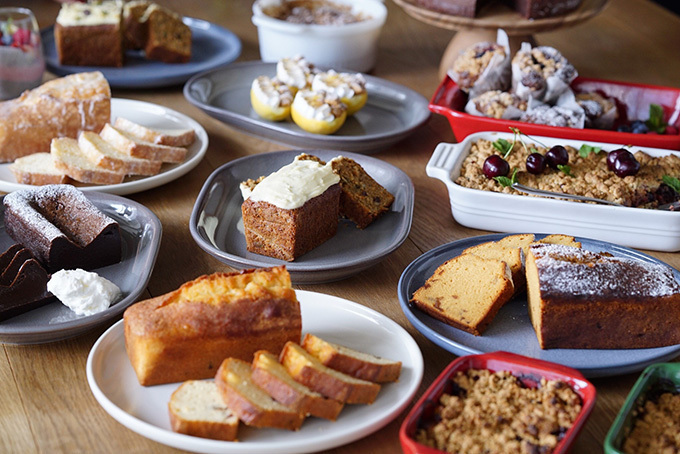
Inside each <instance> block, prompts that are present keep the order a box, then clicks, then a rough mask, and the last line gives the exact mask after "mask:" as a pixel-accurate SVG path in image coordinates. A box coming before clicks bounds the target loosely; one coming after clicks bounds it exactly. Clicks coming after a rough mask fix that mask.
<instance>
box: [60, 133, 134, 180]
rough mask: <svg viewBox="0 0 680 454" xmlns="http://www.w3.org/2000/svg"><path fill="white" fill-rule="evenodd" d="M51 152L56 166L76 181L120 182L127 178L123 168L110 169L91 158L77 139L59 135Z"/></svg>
mask: <svg viewBox="0 0 680 454" xmlns="http://www.w3.org/2000/svg"><path fill="white" fill-rule="evenodd" d="M50 154H51V155H52V160H53V161H54V166H55V167H56V168H57V169H58V170H60V171H61V172H63V173H64V174H66V175H68V176H69V177H71V178H72V179H74V180H75V181H80V182H81V183H92V184H119V183H122V182H123V179H125V172H124V171H123V170H119V171H115V170H109V169H107V168H105V167H102V166H99V165H98V164H97V162H96V161H93V160H90V157H89V155H88V154H85V153H84V152H83V150H81V148H80V146H79V145H78V141H77V140H76V139H71V138H70V137H58V138H55V139H52V144H51V145H50Z"/></svg>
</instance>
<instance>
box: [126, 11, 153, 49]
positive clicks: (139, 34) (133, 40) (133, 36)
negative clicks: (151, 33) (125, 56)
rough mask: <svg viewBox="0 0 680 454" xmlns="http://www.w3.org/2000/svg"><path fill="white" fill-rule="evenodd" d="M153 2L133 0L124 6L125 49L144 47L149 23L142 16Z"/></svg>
mask: <svg viewBox="0 0 680 454" xmlns="http://www.w3.org/2000/svg"><path fill="white" fill-rule="evenodd" d="M149 6H151V2H150V1H147V0H132V1H129V2H127V3H125V5H124V6H123V47H124V48H125V49H133V50H139V49H144V45H145V44H146V39H147V34H148V31H147V24H146V22H142V17H143V16H144V13H145V12H146V10H147V8H148V7H149Z"/></svg>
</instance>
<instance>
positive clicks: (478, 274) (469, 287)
mask: <svg viewBox="0 0 680 454" xmlns="http://www.w3.org/2000/svg"><path fill="white" fill-rule="evenodd" d="M513 291H514V286H513V283H512V275H511V273H510V268H509V267H508V265H507V264H506V263H505V262H502V261H500V260H489V259H485V258H482V257H478V256H477V255H475V254H463V255H459V256H457V257H455V258H453V259H450V260H448V261H446V262H444V263H443V264H441V265H440V266H439V267H438V268H437V269H436V270H435V271H434V274H433V275H432V276H431V277H430V278H429V279H427V281H425V284H423V286H422V287H420V288H419V289H418V290H416V291H415V293H414V294H413V297H412V298H411V303H412V304H414V305H415V306H416V307H417V308H418V309H420V310H422V311H423V312H426V313H427V314H429V315H431V316H432V317H434V318H436V319H439V320H441V321H442V322H444V323H447V324H449V325H451V326H453V327H455V328H459V329H462V330H464V331H467V332H468V333H472V334H474V335H475V336H480V335H481V334H482V333H483V332H484V330H485V329H486V328H487V326H488V325H489V323H491V321H492V320H493V318H494V317H495V316H496V313H497V312H498V310H499V309H500V308H501V307H502V306H503V305H504V304H505V303H506V302H508V301H509V300H510V298H511V297H512V294H513Z"/></svg>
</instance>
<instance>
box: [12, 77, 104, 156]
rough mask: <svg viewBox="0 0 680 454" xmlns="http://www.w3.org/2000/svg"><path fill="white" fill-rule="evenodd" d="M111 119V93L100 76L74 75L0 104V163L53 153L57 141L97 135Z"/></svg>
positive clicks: (43, 85)
mask: <svg viewBox="0 0 680 454" xmlns="http://www.w3.org/2000/svg"><path fill="white" fill-rule="evenodd" d="M110 118H111V89H110V88H109V84H108V82H107V81H106V79H105V78H104V76H103V75H102V73H100V72H90V73H78V74H71V75H70V76H65V77H62V78H59V79H53V80H50V81H49V82H45V83H44V84H42V85H41V86H39V87H37V88H34V89H33V90H28V91H25V92H24V93H23V94H22V95H21V96H20V97H18V98H16V99H11V100H9V101H4V102H0V162H9V161H13V160H14V159H16V158H20V157H22V156H27V155H30V154H33V153H38V152H43V153H48V152H49V151H50V142H51V141H52V139H53V138H55V137H71V138H76V137H77V136H78V132H80V131H95V132H98V131H99V130H101V129H102V127H103V126H104V125H105V124H106V123H107V122H108V121H109V120H110Z"/></svg>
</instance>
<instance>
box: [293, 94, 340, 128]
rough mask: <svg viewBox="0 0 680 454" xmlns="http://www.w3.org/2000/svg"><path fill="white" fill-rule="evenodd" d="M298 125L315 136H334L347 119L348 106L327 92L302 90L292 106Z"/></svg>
mask: <svg viewBox="0 0 680 454" xmlns="http://www.w3.org/2000/svg"><path fill="white" fill-rule="evenodd" d="M290 113H291V117H292V118H293V121H294V122H295V124H296V125H298V126H299V127H300V128H302V129H303V130H305V131H307V132H311V133H313V134H333V133H334V132H336V131H337V130H338V129H340V127H341V126H342V125H343V124H344V123H345V120H346V119H347V106H346V105H345V104H344V103H343V102H342V101H340V98H338V96H336V95H334V94H333V93H327V92H325V91H312V90H300V91H298V92H297V94H296V95H295V99H294V100H293V105H292V106H291V111H290Z"/></svg>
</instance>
